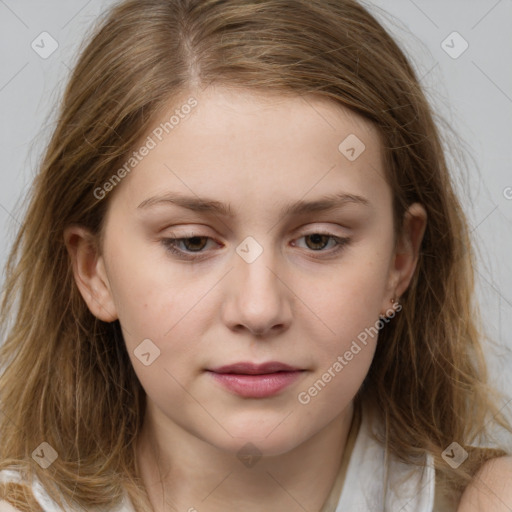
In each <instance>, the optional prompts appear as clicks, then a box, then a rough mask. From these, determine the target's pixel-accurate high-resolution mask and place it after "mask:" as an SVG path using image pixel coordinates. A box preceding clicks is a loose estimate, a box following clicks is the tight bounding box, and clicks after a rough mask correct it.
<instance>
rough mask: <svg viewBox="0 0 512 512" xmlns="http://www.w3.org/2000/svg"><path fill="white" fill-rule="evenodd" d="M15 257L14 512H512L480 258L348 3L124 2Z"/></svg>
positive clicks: (400, 88) (396, 81) (10, 270)
mask: <svg viewBox="0 0 512 512" xmlns="http://www.w3.org/2000/svg"><path fill="white" fill-rule="evenodd" d="M29 201H30V202H29V207H28V211H27V213H26V218H25V221H24V222H23V225H22V228H21V230H20V233H19V236H18V238H17V240H16V242H15V245H14V248H13V252H12V255H11V258H10V260H9V263H8V266H7V279H6V285H5V294H4V302H3V307H2V325H3V327H4V332H5V336H4V338H5V342H4V343H3V345H2V347H1V357H2V362H3V371H2V375H1V377H0V400H1V403H2V413H3V414H2V415H1V416H0V430H1V441H0V470H2V471H1V472H0V482H1V486H0V498H1V499H2V500H3V501H2V503H3V505H1V506H2V507H4V508H3V510H11V511H12V510H20V511H28V510H30V511H35V510H44V511H57V510H59V511H60V510H68V511H75V510H87V511H91V510H98V511H99V510H102V511H109V512H113V511H134V510H141V511H142V510H148V511H155V512H169V511H176V510H179V511H189V512H193V511H198V512H217V511H220V510H223V511H225V510H245V511H249V512H253V511H265V512H274V511H283V510H285V511H287V512H288V511H289V512H294V511H304V510H307V511H322V512H327V511H331V512H333V511H336V512H342V511H347V510H349V511H351V512H353V511H372V512H373V511H377V510H386V511H397V510H403V511H405V510H410V511H416V512H427V511H428V512H431V511H434V510H435V511H453V510H459V511H462V512H468V511H473V510H479V511H482V510H488V511H491V510H492V511H498V510H510V508H511V507H512V493H511V491H510V486H508V487H507V486H506V482H507V481H508V479H510V478H511V477H512V463H511V462H510V457H509V456H507V453H508V451H507V450H506V449H504V448H499V447H496V446H494V448H491V446H493V445H492V444H491V434H492V433H493V431H494V427H495V426H502V427H504V428H505V429H509V430H510V427H509V426H508V424H507V423H506V421H505V419H504V418H503V417H502V415H501V414H500V411H499V408H498V407H497V405H496V404H497V402H496V397H495V396H494V394H493V393H492V392H491V391H490V390H489V389H488V387H487V385H486V370H485V364H484V358H483V355H482V348H481V343H482V339H483V334H482V329H481V328H480V324H479V320H478V308H477V306H476V304H475V303H474V299H473V295H472V292H473V264H474V260H473V253H472V251H471V246H470V240H469V235H468V229H467V223H466V220H465V216H464V213H463V210H462V208H461V205H460V203H459V201H458V199H457V197H456V195H455V193H454V188H453V185H452V179H451V177H450V174H449V172H448V170H447V166H446V163H445V157H444V155H443V152H442V145H441V142H440V137H439V134H438V131H437V129H436V126H435V124H434V122H433V120H432V113H431V110H430V107H429V105H428V104H427V102H426V100H425V97H424V95H423V93H422V91H421V88H420V86H419V84H418V80H417V77H416V76H415V73H414V72H413V70H412V68H411V66H410V64H409V63H408V61H407V59H406V58H405V57H404V55H403V53H402V52H401V50H400V49H399V48H398V46H397V45H396V44H395V43H394V41H393V40H392V38H391V37H390V36H389V35H388V34H387V33H386V31H385V30H384V29H383V28H382V26H381V25H379V23H378V22H377V21H376V20H375V19H374V18H373V17H372V16H371V15H370V14H369V13H368V12H367V11H366V10H365V9H364V8H363V7H362V6H361V5H359V4H358V3H356V2H355V1H353V0H336V1H333V0H307V1H306V0H293V1H287V2H284V1H282V0H263V1H255V0H254V1H248V0H227V1H221V0H201V1H199V0H137V1H135V0H130V1H125V2H122V3H120V4H119V5H117V6H116V7H115V8H114V9H113V10H112V11H111V12H110V13H109V14H108V16H107V17H106V18H105V19H104V20H103V21H102V23H101V25H100V26H99V28H98V30H97V32H96V33H95V35H94V37H93V38H92V40H91V42H90V43H89V45H88V46H87V48H85V50H84V51H83V53H82V55H81V56H80V59H79V61H78V63H77V65H76V67H75V69H74V71H73V74H72V77H71V80H70V82H69V85H68V87H67V90H66V92H65V95H64V98H63V102H62V106H61V109H60V113H59V119H58V123H57V126H56V129H55V133H54V134H53V137H52V139H51V142H50V144H49V147H48V150H47V152H46V155H45V158H44V161H43V163H42V166H41V170H40V173H39V174H38V176H37V179H36V181H35V183H34V187H33V189H32V190H31V195H30V198H29Z"/></svg>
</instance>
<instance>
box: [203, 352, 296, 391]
mask: <svg viewBox="0 0 512 512" xmlns="http://www.w3.org/2000/svg"><path fill="white" fill-rule="evenodd" d="M207 371H208V372H209V373H210V374H211V376H212V378H213V379H214V380H215V382H217V383H218V384H220V385H221V386H222V387H223V388H225V389H227V390H228V391H230V392H231V393H234V394H236V395H238V396H242V397H244V398H267V397H271V396H274V395H277V394H278V393H279V392H280V391H282V390H284V389H285V388H286V387H288V386H289V385H291V384H292V383H293V382H295V381H296V380H297V379H298V378H299V377H300V376H301V375H302V374H303V373H304V372H305V370H303V369H300V368H296V367H294V366H290V365H287V364H284V363H280V362H277V361H271V362H268V363H263V364H254V363H250V362H240V363H235V364H230V365H225V366H220V367H217V368H214V369H211V370H207Z"/></svg>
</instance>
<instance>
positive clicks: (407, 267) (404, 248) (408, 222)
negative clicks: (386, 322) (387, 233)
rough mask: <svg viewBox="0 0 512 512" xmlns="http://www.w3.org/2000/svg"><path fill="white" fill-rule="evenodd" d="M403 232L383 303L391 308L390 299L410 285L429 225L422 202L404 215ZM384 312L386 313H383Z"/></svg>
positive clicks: (396, 250)
mask: <svg viewBox="0 0 512 512" xmlns="http://www.w3.org/2000/svg"><path fill="white" fill-rule="evenodd" d="M403 222H404V224H403V234H402V236H401V237H400V238H399V240H397V244H396V248H395V252H394V255H393V261H392V265H391V268H390V273H389V281H388V293H389V296H386V298H385V299H384V302H383V304H382V309H383V311H386V310H389V308H390V299H392V298H395V297H396V298H399V297H400V296H401V295H402V294H403V293H404V292H405V290H406V289H407V287H408V286H409V284H410V282H411V279H412V276H413V274H414V271H415V269H416V265H417V263H418V256H419V251H420V246H421V242H422V240H423V235H424V234H425V229H426V227H427V212H426V211H425V208H424V207H423V205H421V204H420V203H414V204H412V205H411V206H410V207H409V208H408V209H407V211H406V212H405V215H404V221H403ZM383 314H384V313H383Z"/></svg>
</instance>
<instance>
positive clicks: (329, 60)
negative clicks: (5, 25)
mask: <svg viewBox="0 0 512 512" xmlns="http://www.w3.org/2000/svg"><path fill="white" fill-rule="evenodd" d="M211 84H216V85H225V86H230V87H240V88H243V89H246V90H254V91H256V90H258V91H262V92H266V93H269V94H270V93H276V94H288V95H291V96H302V95H310V94H313V95H317V96H318V97H322V98H329V99H330V100H331V101H332V102H333V103H336V104H340V105H342V106H344V107H346V108H348V109H351V110H352V111H354V112H356V113H357V114H359V115H361V116H363V117H365V118H366V119H368V120H370V121H371V122H372V123H373V124H374V125H375V126H376V127H377V129H378V130H379V132H380V136H381V140H382V144H383V151H384V157H385V171H386V179H387V182H388V183H389V185H390V187H391V189H392V193H393V218H394V230H395V235H396V236H398V235H399V234H400V233H401V229H402V219H403V217H404V212H405V211H406V209H407V207H408V206H409V205H410V204H411V203H414V202H419V203H421V204H422V205H423V206H424V207H425V209H426V211H427V215H428V223H427V227H426V232H425V235H424V239H423V241H422V245H421V250H420V254H419V260H418V264H417V267H416V271H415V274H414V277H413V280H412V282H411V284H410V286H409V288H408V289H407V291H406V292H405V293H404V294H403V296H402V297H401V303H402V306H403V309H402V311H401V312H400V314H399V315H397V316H396V317H395V318H394V319H393V321H392V322H391V323H389V324H387V325H386V326H385V327H384V328H383V329H382V330H381V332H380V333H379V342H378V344H377V349H376V353H375V357H374V360H373V362H372V365H371V368H370V370H369V373H368V376H367V378H366V380H365V382H364V384H363V387H362V388H361V390H360V392H359V393H358V395H357V400H358V401H359V402H360V403H365V404H367V405H368V406H369V410H371V411H373V413H374V414H375V415H378V417H379V419H380V421H381V422H382V423H383V424H384V425H385V432H386V436H385V438H384V439H382V442H383V443H384V444H385V446H386V449H387V450H388V451H389V453H391V454H393V455H394V456H396V457H398V458H400V459H401V460H404V461H408V462H410V463H411V464H416V463H417V461H418V456H423V455H425V454H427V453H430V454H432V456H433V457H434V461H435V465H436V470H437V474H438V475H439V483H440V484H442V485H443V486H444V487H443V488H444V489H445V491H446V493H447V494H449V495H451V496H452V497H453V500H454V502H456V501H457V500H458V499H459V497H460V494H461V492H462V490H463V489H464V488H465V486H466V485H467V483H468V482H469V480H470V478H471V476H472V475H473V474H474V473H475V471H476V470H477V469H478V468H479V467H480V466H481V464H482V463H483V462H484V461H485V460H487V459H488V458H490V457H493V456H496V455H499V454H504V453H505V451H503V450H485V449H476V448H475V449H471V447H472V446H477V445H479V444H481V443H480V441H481V440H482V439H487V436H489V435H490V432H489V425H501V426H502V427H504V428H507V429H509V426H508V424H507V422H506V419H505V418H504V417H503V416H502V415H501V414H500V412H499V406H498V395H496V394H494V392H493V391H492V390H491V389H490V388H489V387H488V385H487V375H486V366H485V361H484V356H483V351H482V340H484V339H485V334H484V332H483V328H482V322H481V320H480V314H479V310H478V304H477V303H476V301H475V300H474V294H473V291H474V275H473V274H474V264H475V256H474V249H473V248H472V244H471V240H470V236H469V231H468V225H467V221H466V217H465V214H464V212H463V209H462V206H461V204H460V202H459V200H458V198H457V197H456V193H455V186H454V179H453V177H452V176H451V175H450V173H449V171H448V169H447V163H446V159H445V155H444V150H443V144H442V140H441V137H440V132H439V130H438V127H437V126H436V123H435V121H434V119H435V117H434V113H433V112H432V110H431V107H430V105H429V104H428V102H427V100H426V97H425V95H424V92H423V91H422V89H421V87H420V85H419V81H418V77H417V76H416V74H415V71H414V70H413V68H412V66H411V65H410V63H409V62H408V60H407V58H406V57H405V55H404V53H403V52H402V50H401V49H400V48H399V46H398V45H397V44H396V43H395V42H394V40H393V39H392V37H390V35H389V34H388V33H387V32H386V30H385V29H384V28H383V27H382V26H381V24H379V22H378V21H377V20H376V19H375V18H374V17H373V16H372V15H371V14H370V13H369V12H368V11H367V10H366V9H365V8H364V7H363V6H361V5H360V4H359V3H357V2H356V1H354V0H127V1H123V2H121V3H119V4H117V5H115V6H114V7H113V8H112V9H111V10H110V11H108V12H107V13H105V15H104V17H103V18H102V19H101V20H100V21H99V23H98V25H97V27H96V28H95V30H94V32H93V33H92V34H91V35H90V39H89V40H88V42H87V45H86V46H84V48H83V49H82V50H81V53H80V55H79V56H78V60H77V62H76V64H75V66H74V69H73V72H72V74H71V78H70V80H69V83H68V85H67V88H66V90H65V93H64V96H63V99H62V102H61V104H60V109H59V113H58V119H57V123H56V127H55V130H54V132H53V136H52V137H51V140H50V142H49V144H48V147H47V150H46V152H45V155H44V157H43V160H42V163H41V166H40V169H39V171H38V173H37V176H36V179H35V182H34V184H33V187H32V188H31V189H30V191H29V193H28V197H27V204H28V207H27V210H26V212H25V214H24V220H23V222H22V225H21V228H20V230H19V233H18V235H17V238H16V240H15V242H14V245H13V248H12V252H11V254H10V257H9V260H8V263H7V266H6V279H5V285H4V295H3V300H2V305H1V312H0V315H1V316H0V321H1V326H2V339H3V340H4V342H3V344H2V346H1V349H0V358H1V361H2V373H1V376H0V403H1V412H2V414H0V469H5V468H15V469H18V470H19V471H21V472H22V474H23V475H25V477H26V478H28V479H29V480H30V479H31V478H32V476H36V477H37V478H38V479H39V480H40V481H41V483H42V484H43V485H44V487H45V489H47V490H48V492H49V493H50V495H51V496H53V497H54V499H55V500H56V501H57V502H59V503H62V502H61V500H60V497H61V496H62V497H63V499H65V500H67V501H69V502H71V501H72V500H73V501H74V502H76V503H78V504H79V505H80V506H82V507H84V508H85V509H86V510H90V509H91V508H93V507H96V506H109V505H112V504H113V503H116V502H118V501H119V500H120V499H121V497H122V494H123V491H124V490H126V491H127V492H128V495H129V496H130V498H131V499H132V501H133V503H134V505H135V506H136V508H138V509H142V510H151V506H150V503H149V500H148V497H147V494H146V492H145V489H144V486H143V484H142V480H141V478H140V476H139V475H138V471H137V459H136V450H135V446H136V440H137V439H138V435H139V432H140V430H141V426H142V423H143V419H144V409H145V392H144V390H143V388H142V386H141V385H140V383H139V381H138V379H137V377H136V374H135V372H134V370H133V368H132V366H131V363H130V359H129V357H128V354H127V351H126V348H125V345H124V341H123V338H122V335H121V330H120V325H119V323H118V321H115V322H112V323H104V322H102V321H100V320H98V319H97V318H95V317H94V316H93V315H92V313H91V312H90V311H89V309H88V308H87V306H86V303H85V301H84V300H83V298H82V297H81V295H80V293H79V291H78V288H77V286H76V283H75V281H74V277H73V273H72V268H71V262H70V258H69V255H68V253H67V251H66V247H65V244H64V238H63V232H64V230H65V228H66V227H67V226H69V225H71V224H80V225H82V226H85V227H87V228H89V229H90V230H91V231H93V232H94V233H97V234H99V233H101V229H102V225H103V224H102V223H103V220H104V218H105V213H106V210H107V208H108V206H109V197H108V196H107V197H105V198H104V199H103V200H98V199H97V197H96V195H95V194H94V191H95V190H96V189H97V188H98V187H101V186H102V185H103V184H104V183H105V182H107V181H108V180H109V179H110V178H111V177H112V175H113V171H115V170H116V169H118V166H119V165H121V164H122V163H123V162H124V161H126V158H127V155H129V154H130V153H131V151H133V148H134V146H135V144H136V142H137V141H139V140H140V138H141V137H142V136H143V135H144V134H147V133H148V130H150V129H151V127H152V123H154V120H155V119H156V118H157V116H158V115H160V114H161V113H162V112H163V108H164V107H165V106H166V105H168V104H169V101H173V99H175V98H178V97H181V96H183V94H187V93H188V91H190V90H194V89H197V88H206V87H208V86H209V85H211ZM489 418H492V419H493V421H492V422H490V423H489V422H488V420H489ZM453 441H457V442H458V443H459V444H460V445H462V446H464V447H465V448H466V449H467V450H468V452H469V454H470V456H469V458H468V460H467V461H466V462H465V463H464V464H462V465H461V466H460V467H459V468H458V469H452V468H451V467H450V466H449V465H448V464H447V463H446V462H445V461H444V460H443V458H442V457H441V454H442V452H443V450H444V449H445V448H446V447H447V446H449V445H450V444H451V443H452V442H453ZM42 442H47V443H48V444H49V445H51V446H52V447H53V448H54V449H55V450H56V452H57V453H58V458H57V459H56V460H55V461H54V462H53V464H52V465H51V466H50V467H49V468H47V469H43V468H41V467H40V466H39V465H38V464H37V463H36V462H35V461H34V459H33V458H32V456H31V454H32V453H33V452H34V450H35V449H36V448H37V447H38V446H39V445H40V443H42ZM59 493H60V494H59ZM0 497H3V498H5V499H7V500H8V501H9V502H10V503H12V504H13V505H15V506H16V507H18V508H19V509H20V510H23V511H29V510H30V511H32V512H33V511H36V510H41V509H40V507H39V506H38V505H37V503H36V502H35V501H34V497H33V496H32V493H31V491H30V489H29V488H28V487H26V486H24V485H21V484H20V485H18V484H9V485H3V486H0Z"/></svg>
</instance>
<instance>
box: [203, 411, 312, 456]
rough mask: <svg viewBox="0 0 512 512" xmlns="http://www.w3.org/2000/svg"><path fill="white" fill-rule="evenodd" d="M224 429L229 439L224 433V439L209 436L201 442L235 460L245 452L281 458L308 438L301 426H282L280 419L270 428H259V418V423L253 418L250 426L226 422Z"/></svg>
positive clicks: (265, 426) (264, 424)
mask: <svg viewBox="0 0 512 512" xmlns="http://www.w3.org/2000/svg"><path fill="white" fill-rule="evenodd" d="M224 425H225V428H226V430H227V431H228V432H229V434H230V435H227V434H226V433H225V432H224V434H226V435H222V437H221V438H217V437H216V438H215V439H213V438H212V437H211V432H209V433H208V434H207V435H206V436H205V438H204V439H205V441H207V442H208V443H210V444H211V445H213V446H215V447H217V448H218V449H220V450H223V451H226V452H229V453H232V454H233V455H237V456H240V455H243V454H244V453H245V452H248V453H249V455H250V454H252V452H254V454H257V455H259V456H266V457H273V456H278V455H283V454H285V453H287V452H290V451H292V450H293V449H294V448H296V447H297V446H299V445H300V444H302V443H303V442H305V441H307V439H309V437H310V435H308V433H307V432H308V430H307V429H305V428H304V425H289V424H288V425H285V421H283V417H281V418H280V419H279V420H278V421H274V422H273V423H272V426H270V427H269V423H267V422H265V423H263V424H262V421H261V415H260V419H259V420H258V418H254V420H253V421H252V422H251V423H250V424H246V423H245V422H244V423H243V424H240V423H238V424H237V423H235V422H233V423H229V422H225V423H224ZM312 434H313V433H312ZM312 434H311V435H312Z"/></svg>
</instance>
